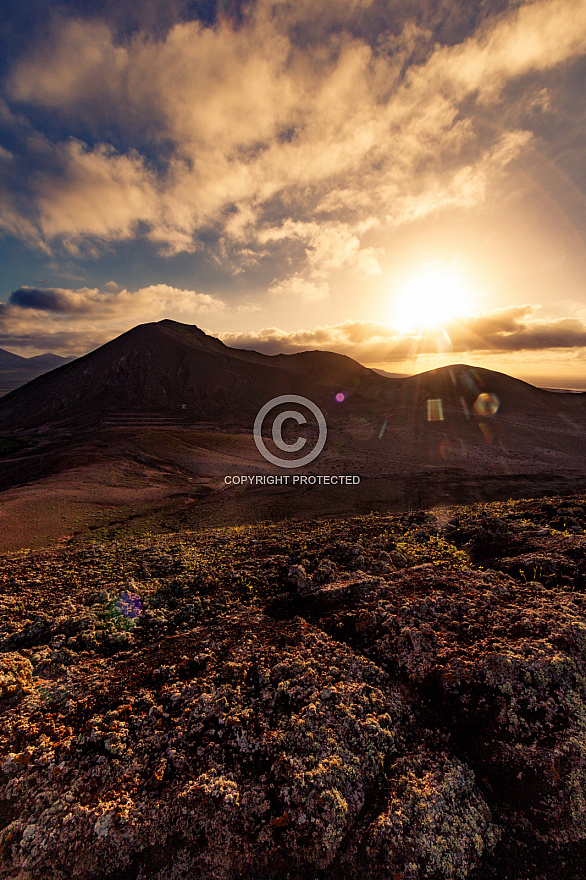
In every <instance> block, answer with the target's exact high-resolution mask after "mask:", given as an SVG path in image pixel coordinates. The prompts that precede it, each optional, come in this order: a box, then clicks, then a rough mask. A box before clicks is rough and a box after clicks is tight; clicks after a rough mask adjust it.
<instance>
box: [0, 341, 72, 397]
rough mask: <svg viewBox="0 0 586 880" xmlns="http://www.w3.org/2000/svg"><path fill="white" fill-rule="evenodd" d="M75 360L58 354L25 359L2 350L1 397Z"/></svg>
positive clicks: (0, 357) (0, 354) (0, 358)
mask: <svg viewBox="0 0 586 880" xmlns="http://www.w3.org/2000/svg"><path fill="white" fill-rule="evenodd" d="M73 360H75V358H73V357H67V358H64V357H61V356H60V355H58V354H50V353H47V354H38V355H35V356H34V357H30V358H25V357H21V355H18V354H14V353H13V352H11V351H6V349H4V348H0V396H1V395H3V394H7V393H8V392H9V391H14V390H15V389H16V388H20V387H21V385H25V384H26V383H27V382H30V381H31V379H36V377H37V376H40V375H42V374H43V373H46V372H48V371H49V370H53V369H55V367H60V366H62V365H63V364H68V363H70V362H71V361H73Z"/></svg>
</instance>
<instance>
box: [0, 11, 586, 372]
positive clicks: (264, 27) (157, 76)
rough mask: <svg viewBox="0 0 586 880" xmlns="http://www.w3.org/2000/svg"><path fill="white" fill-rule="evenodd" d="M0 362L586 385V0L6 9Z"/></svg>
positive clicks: (0, 20)
mask: <svg viewBox="0 0 586 880" xmlns="http://www.w3.org/2000/svg"><path fill="white" fill-rule="evenodd" d="M0 58H1V59H2V61H1V62H0V265H1V268H2V275H1V276H0V277H1V285H0V347H3V348H6V349H8V350H10V351H14V352H16V353H18V354H21V355H25V356H31V355H35V354H39V353H42V352H45V351H53V352H55V353H57V354H62V355H80V354H84V353H85V352H87V351H89V350H91V349H93V348H96V347H97V346H99V345H101V344H103V343H104V342H106V341H108V340H109V339H112V338H113V337H115V336H117V335H119V334H120V333H122V332H124V331H126V330H128V329H130V328H131V327H133V326H135V325H136V324H139V323H143V322H147V321H158V320H162V319H163V318H171V319H174V320H178V321H182V322H184V323H188V324H196V325H197V326H199V327H201V328H202V329H204V330H206V332H209V333H212V334H213V335H216V336H219V337H220V338H221V339H223V340H224V342H226V343H227V344H228V345H232V346H236V347H242V348H254V349H257V350H259V351H263V352H266V353H269V354H275V353H277V352H286V353H289V352H295V351H300V350H306V349H315V348H320V349H329V350H333V351H338V352H341V353H343V354H347V355H349V356H351V357H353V358H355V359H356V360H358V361H360V362H361V363H364V364H366V365H368V366H372V367H376V368H379V369H384V370H387V371H389V372H391V373H399V374H400V373H403V374H404V373H407V374H412V373H415V372H420V371H422V370H424V369H429V368H432V367H436V366H440V365H443V364H446V363H469V364H476V365H479V366H485V367H490V368H492V369H498V370H502V371H504V372H508V373H510V374H511V375H515V376H519V377H520V378H524V379H527V380H529V381H535V382H538V383H540V384H544V385H546V386H551V387H575V388H586V282H585V279H586V195H585V194H586V137H585V133H586V4H585V3H584V2H583V0H327V2H325V0H295V2H292V0H144V2H135V0H91V2H90V0H64V2H62V3H56V2H54V0H29V2H27V3H26V4H23V3H22V2H21V0H5V2H4V4H3V8H2V12H0Z"/></svg>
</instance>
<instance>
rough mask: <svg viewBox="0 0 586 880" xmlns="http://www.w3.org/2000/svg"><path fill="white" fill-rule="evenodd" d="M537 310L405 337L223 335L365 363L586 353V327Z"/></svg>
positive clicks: (355, 326)
mask: <svg viewBox="0 0 586 880" xmlns="http://www.w3.org/2000/svg"><path fill="white" fill-rule="evenodd" d="M534 313H535V307H533V306H529V305H527V306H514V307H512V308H508V309H501V310H498V311H495V312H491V313H489V314H481V315H474V316H469V317H467V318H462V319H460V320H459V321H454V322H452V323H450V324H448V325H447V326H446V327H445V328H443V330H429V331H426V332H425V333H422V334H421V335H405V334H401V333H399V332H398V331H397V330H396V329H394V328H393V327H391V326H388V325H384V324H375V323H373V322H362V321H347V322H344V323H342V324H335V325H329V326H323V327H318V328H316V329H315V330H297V331H294V332H291V333H287V332H285V331H283V330H278V329H276V328H266V329H264V330H260V331H258V332H256V333H245V334H242V333H240V334H238V333H222V334H221V338H222V340H223V342H225V343H226V345H230V346H232V347H233V348H254V349H256V350H257V351H262V352H265V353H266V354H277V353H278V352H285V353H288V354H293V353H294V352H297V351H305V350H307V349H313V348H321V349H324V348H325V349H328V350H330V351H337V352H339V353H340V354H345V355H348V356H349V357H352V358H354V359H355V360H357V361H360V362H361V363H365V364H381V363H385V362H388V363H397V362H399V361H410V360H412V359H413V358H414V357H415V356H416V355H435V354H438V353H439V354H442V353H446V352H449V353H456V352H461V353H482V354H487V353H490V354H495V353H502V352H523V351H543V350H550V349H581V348H586V322H584V321H581V320H578V319H557V320H551V321H539V320H537V319H535V318H534V317H533V316H534Z"/></svg>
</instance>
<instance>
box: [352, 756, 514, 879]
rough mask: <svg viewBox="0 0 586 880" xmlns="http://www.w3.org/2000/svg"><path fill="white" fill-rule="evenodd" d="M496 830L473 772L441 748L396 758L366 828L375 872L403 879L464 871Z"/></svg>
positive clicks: (451, 875) (491, 844) (491, 842)
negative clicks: (380, 804) (380, 801)
mask: <svg viewBox="0 0 586 880" xmlns="http://www.w3.org/2000/svg"><path fill="white" fill-rule="evenodd" d="M497 836H498V832H497V829H495V827H494V825H493V823H492V817H491V813H490V810H489V808H488V806H487V804H486V802H485V800H484V798H483V797H482V795H481V794H480V792H479V790H478V788H477V786H476V785H475V782H474V778H473V775H472V773H471V772H470V770H469V769H468V768H467V767H465V766H464V765H463V764H462V763H461V762H460V761H458V760H457V759H455V758H449V757H448V756H447V755H445V754H441V755H435V756H434V755H429V754H415V755H411V756H409V758H407V759H402V760H400V761H399V762H398V763H397V764H396V765H395V766H394V767H393V771H392V776H391V779H390V781H389V790H388V793H387V794H386V797H385V803H384V809H383V811H382V812H381V813H380V815H379V816H377V818H376V819H375V820H374V822H373V823H372V824H371V825H370V826H369V828H368V829H367V830H366V833H365V837H366V840H367V843H366V850H367V853H368V855H369V857H370V858H371V859H372V862H373V864H374V865H376V869H375V872H376V874H377V875H378V876H380V877H389V876H391V877H392V876H397V875H399V876H403V877H404V878H405V880H418V878H421V877H429V878H435V877H445V878H453V880H456V878H463V877H466V876H468V874H469V873H470V871H471V869H472V868H473V867H475V866H476V865H477V863H478V861H479V859H480V857H481V856H482V855H483V854H484V852H485V851H486V850H488V851H490V850H492V849H493V847H494V845H495V843H496V840H497Z"/></svg>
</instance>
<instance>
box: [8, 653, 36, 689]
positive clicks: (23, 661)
mask: <svg viewBox="0 0 586 880" xmlns="http://www.w3.org/2000/svg"><path fill="white" fill-rule="evenodd" d="M32 687H33V667H32V665H31V662H30V660H28V659H27V658H26V657H22V656H21V655H20V654H19V653H18V652H16V651H13V652H10V653H8V654H4V655H3V656H2V657H0V699H5V698H7V697H22V696H23V695H24V694H26V693H28V692H29V691H30V690H31V689H32Z"/></svg>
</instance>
